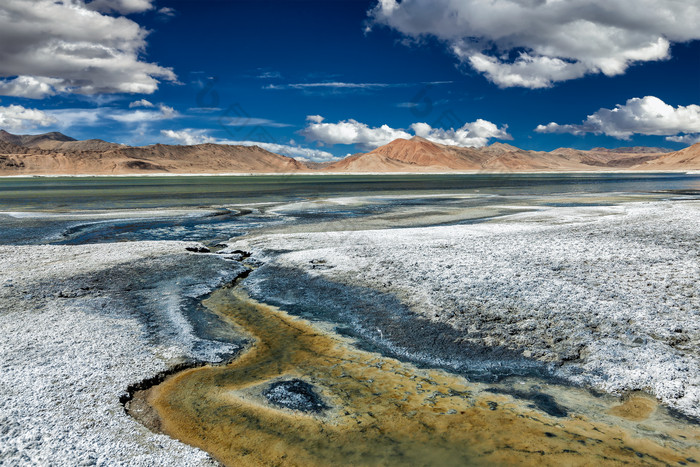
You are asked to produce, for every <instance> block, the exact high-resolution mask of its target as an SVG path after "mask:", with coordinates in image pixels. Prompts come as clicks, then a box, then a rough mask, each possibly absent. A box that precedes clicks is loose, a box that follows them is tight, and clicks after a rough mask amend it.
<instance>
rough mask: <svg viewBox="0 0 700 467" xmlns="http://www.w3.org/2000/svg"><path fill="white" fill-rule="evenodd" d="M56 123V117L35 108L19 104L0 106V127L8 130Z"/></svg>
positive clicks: (33, 127)
mask: <svg viewBox="0 0 700 467" xmlns="http://www.w3.org/2000/svg"><path fill="white" fill-rule="evenodd" d="M54 123H56V118H55V117H53V116H52V115H49V114H47V113H46V112H43V111H41V110H37V109H27V108H25V107H22V106H21V105H10V106H7V107H2V106H0V128H2V129H4V130H7V131H9V132H18V131H27V130H33V129H35V128H37V127H40V126H48V125H52V124H54Z"/></svg>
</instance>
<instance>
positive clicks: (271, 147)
mask: <svg viewBox="0 0 700 467" xmlns="http://www.w3.org/2000/svg"><path fill="white" fill-rule="evenodd" d="M160 133H161V135H163V136H165V137H166V138H169V139H171V140H173V141H175V142H176V143H177V144H185V145H193V144H204V143H215V144H230V145H238V146H258V147H260V148H263V149H265V150H267V151H270V152H274V153H276V154H282V155H284V156H288V157H293V158H295V159H301V160H306V161H313V162H326V161H331V160H334V159H336V157H335V156H334V155H333V154H331V153H329V152H326V151H322V150H319V149H312V148H305V147H303V146H299V145H296V144H279V143H269V142H262V141H234V140H228V139H217V138H214V137H212V136H210V135H209V131H208V130H201V129H199V130H195V129H191V128H185V129H183V130H162V131H161V132H160Z"/></svg>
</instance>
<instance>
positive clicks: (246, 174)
mask: <svg viewBox="0 0 700 467" xmlns="http://www.w3.org/2000/svg"><path fill="white" fill-rule="evenodd" d="M568 174H571V175H595V174H603V175H604V174H637V175H642V174H644V175H647V174H687V175H700V169H684V170H578V171H574V170H564V171H555V170H552V171H522V172H521V171H510V172H506V171H485V170H468V171H449V172H226V173H169V172H163V173H134V174H27V175H0V179H17V178H22V179H32V178H136V177H139V178H140V177H144V178H153V177H264V176H268V177H269V176H310V175H319V176H324V177H325V176H333V175H343V176H353V175H357V176H368V175H372V176H381V175H418V176H420V175H568Z"/></svg>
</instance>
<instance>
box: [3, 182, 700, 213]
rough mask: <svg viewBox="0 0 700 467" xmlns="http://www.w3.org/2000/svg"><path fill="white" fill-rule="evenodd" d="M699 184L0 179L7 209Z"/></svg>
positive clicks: (642, 189)
mask: <svg viewBox="0 0 700 467" xmlns="http://www.w3.org/2000/svg"><path fill="white" fill-rule="evenodd" d="M667 190H679V191H684V190H700V175H687V174H668V173H666V174H653V173H652V174H647V173H644V174H536V175H535V174H454V175H435V174H430V175H423V174H419V175H260V176H182V177H180V176H177V177H173V176H156V177H50V178H49V177H33V178H0V211H69V210H79V209H112V208H121V209H136V208H168V207H197V206H212V205H214V206H216V205H226V204H248V203H264V202H281V201H290V200H295V199H313V198H324V197H329V196H358V195H388V196H391V195H403V194H412V195H416V194H447V193H493V194H506V195H547V194H560V193H602V192H626V193H649V192H659V191H667Z"/></svg>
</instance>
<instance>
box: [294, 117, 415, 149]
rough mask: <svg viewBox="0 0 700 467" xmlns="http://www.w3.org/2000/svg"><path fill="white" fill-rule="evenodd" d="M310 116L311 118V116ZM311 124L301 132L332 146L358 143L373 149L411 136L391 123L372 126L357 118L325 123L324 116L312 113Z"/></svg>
mask: <svg viewBox="0 0 700 467" xmlns="http://www.w3.org/2000/svg"><path fill="white" fill-rule="evenodd" d="M309 117H310V118H309ZM309 117H307V120H309V124H308V125H307V126H306V128H304V129H303V130H302V131H301V134H302V135H303V136H304V137H305V138H306V139H307V140H309V141H317V142H320V143H323V144H328V145H330V146H332V145H334V144H357V145H358V146H359V147H361V148H365V149H373V148H376V147H379V146H381V145H383V144H387V143H389V142H391V141H393V140H395V139H397V138H410V137H411V134H409V133H407V132H406V131H404V130H397V129H394V128H391V127H390V126H389V125H382V126H380V127H374V128H371V127H369V126H368V125H366V124H364V123H360V122H358V121H357V120H353V119H349V120H343V121H340V122H338V123H324V122H323V117H320V116H319V115H311V116H309Z"/></svg>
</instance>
